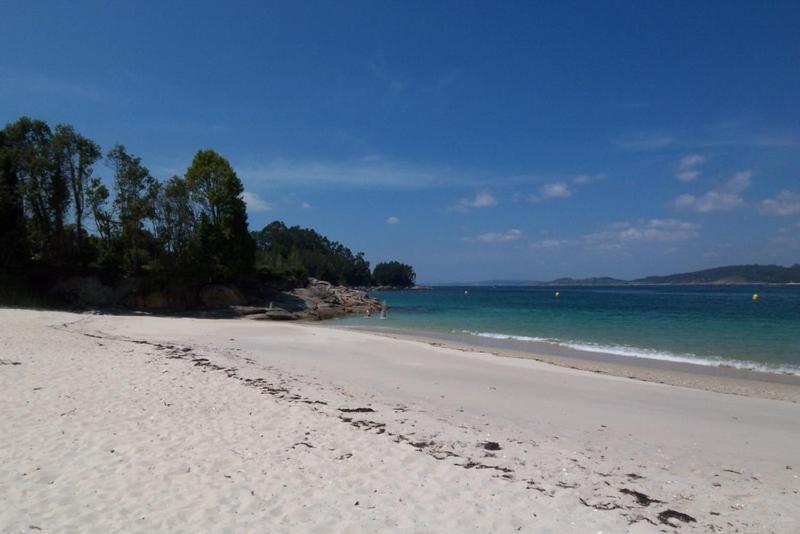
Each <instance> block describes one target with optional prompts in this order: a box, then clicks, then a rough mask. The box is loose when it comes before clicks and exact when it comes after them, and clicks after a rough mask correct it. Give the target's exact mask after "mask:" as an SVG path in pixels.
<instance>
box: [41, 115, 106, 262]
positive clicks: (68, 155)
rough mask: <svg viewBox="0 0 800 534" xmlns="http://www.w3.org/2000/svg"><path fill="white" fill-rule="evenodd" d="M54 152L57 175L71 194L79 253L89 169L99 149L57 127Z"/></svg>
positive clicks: (67, 127) (72, 130) (69, 129)
mask: <svg viewBox="0 0 800 534" xmlns="http://www.w3.org/2000/svg"><path fill="white" fill-rule="evenodd" d="M53 152H54V158H55V160H56V165H57V167H58V172H59V174H60V175H61V176H63V177H65V178H66V183H67V185H68V187H69V190H70V193H71V195H72V209H73V213H74V215H75V239H76V243H75V246H76V249H77V250H78V252H80V251H81V249H82V248H83V218H84V212H85V210H86V204H87V198H86V197H87V188H88V185H89V179H90V178H91V177H92V172H93V168H92V166H93V165H94V164H95V162H97V160H98V159H100V155H101V153H100V147H99V146H98V145H97V143H95V142H94V141H92V140H91V139H87V138H86V137H83V136H82V135H80V134H79V133H78V132H76V131H75V128H73V127H72V126H70V125H68V124H59V125H57V126H56V128H55V134H54V135H53Z"/></svg>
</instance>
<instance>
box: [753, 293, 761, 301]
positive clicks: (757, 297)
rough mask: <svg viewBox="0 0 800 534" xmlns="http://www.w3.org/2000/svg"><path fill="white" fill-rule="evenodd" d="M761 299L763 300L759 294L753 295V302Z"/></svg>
mask: <svg viewBox="0 0 800 534" xmlns="http://www.w3.org/2000/svg"><path fill="white" fill-rule="evenodd" d="M760 298H761V297H760V296H759V295H758V293H753V301H754V302H755V301H756V300H758V299H760Z"/></svg>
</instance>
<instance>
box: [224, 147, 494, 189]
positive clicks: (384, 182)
mask: <svg viewBox="0 0 800 534" xmlns="http://www.w3.org/2000/svg"><path fill="white" fill-rule="evenodd" d="M236 173H237V174H238V175H239V176H241V177H242V181H243V182H244V183H245V184H259V185H261V186H265V187H303V186H316V187H340V186H345V187H354V188H367V187H368V188H376V187H377V188H391V189H424V188H430V187H447V186H454V185H458V186H464V185H470V184H476V183H478V182H479V181H480V180H478V179H477V178H475V177H474V176H469V175H466V174H464V173H456V172H453V171H452V170H450V169H444V168H435V167H420V166H417V165H412V164H408V163H403V162H398V161H391V160H388V159H385V158H382V157H379V156H376V155H371V156H365V157H363V158H356V159H351V160H346V161H290V160H284V159H276V160H273V161H270V162H268V163H266V164H263V163H260V164H250V165H248V164H244V165H237V166H236Z"/></svg>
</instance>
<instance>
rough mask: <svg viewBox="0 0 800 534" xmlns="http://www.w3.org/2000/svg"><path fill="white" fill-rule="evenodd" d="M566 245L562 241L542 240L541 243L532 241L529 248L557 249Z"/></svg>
mask: <svg viewBox="0 0 800 534" xmlns="http://www.w3.org/2000/svg"><path fill="white" fill-rule="evenodd" d="M566 243H567V242H566V241H565V240H563V239H542V240H541V241H533V242H532V243H531V244H530V246H531V248H558V247H560V246H562V245H565V244H566Z"/></svg>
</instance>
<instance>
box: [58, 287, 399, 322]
mask: <svg viewBox="0 0 800 534" xmlns="http://www.w3.org/2000/svg"><path fill="white" fill-rule="evenodd" d="M262 291H264V290H262ZM262 291H259V290H257V289H255V288H250V289H249V290H248V291H247V292H246V293H242V292H241V291H240V290H239V289H238V288H236V287H233V286H228V285H222V284H209V285H206V286H204V287H202V288H200V289H199V290H198V289H185V290H183V291H179V290H174V291H171V290H169V289H165V290H160V291H159V290H147V289H145V288H142V287H141V286H140V284H138V283H137V281H136V280H135V279H130V280H127V281H125V282H123V283H122V284H121V285H120V286H119V287H110V286H108V285H105V284H103V283H102V282H101V281H100V280H98V279H97V278H95V277H89V276H85V277H73V278H69V279H66V280H64V281H61V282H59V283H58V284H57V285H56V286H55V287H54V288H53V290H52V292H51V294H52V296H53V297H55V298H57V299H59V300H60V301H61V302H64V303H67V304H70V305H73V306H77V307H80V308H114V307H122V308H127V309H133V310H142V311H152V312H167V311H181V310H183V311H186V310H195V311H196V310H197V309H198V308H204V309H205V310H208V311H206V312H202V313H214V314H217V315H215V316H226V315H227V316H230V314H231V313H233V314H235V315H239V316H241V317H246V318H248V319H255V320H270V321H290V320H298V319H305V320H324V319H332V318H335V317H340V316H343V315H347V314H364V315H366V314H371V313H379V312H380V311H381V309H382V308H383V307H384V305H383V304H382V303H381V301H379V300H377V299H374V298H370V297H369V295H368V294H367V292H366V291H364V290H362V289H353V288H349V287H344V286H335V285H333V284H330V283H328V282H324V281H322V280H317V279H314V278H311V279H309V281H308V284H307V285H306V287H302V288H297V289H293V290H292V291H283V292H276V291H274V290H265V291H266V292H262ZM254 304H256V305H254ZM220 314H221V315H220Z"/></svg>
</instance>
